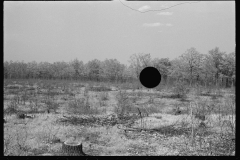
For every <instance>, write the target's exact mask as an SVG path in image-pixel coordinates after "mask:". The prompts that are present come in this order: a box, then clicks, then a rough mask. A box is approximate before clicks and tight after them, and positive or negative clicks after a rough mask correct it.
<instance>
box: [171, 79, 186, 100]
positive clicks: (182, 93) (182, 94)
mask: <svg viewBox="0 0 240 160" xmlns="http://www.w3.org/2000/svg"><path fill="white" fill-rule="evenodd" d="M189 91H190V90H189V88H188V86H187V84H186V83H185V82H184V81H183V80H180V81H177V82H175V84H174V88H173V92H174V94H175V95H176V96H177V97H178V98H182V99H184V98H186V96H187V93H188V92H189Z"/></svg>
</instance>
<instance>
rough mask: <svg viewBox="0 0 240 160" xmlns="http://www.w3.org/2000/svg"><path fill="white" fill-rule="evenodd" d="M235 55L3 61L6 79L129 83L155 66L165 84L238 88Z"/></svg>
mask: <svg viewBox="0 0 240 160" xmlns="http://www.w3.org/2000/svg"><path fill="white" fill-rule="evenodd" d="M235 57H236V56H235V52H232V53H228V54H227V53H225V52H221V51H220V50H219V48H218V47H216V48H214V49H212V50H210V51H209V52H208V53H207V54H201V53H199V52H198V51H197V50H196V49H195V48H190V49H188V50H187V51H186V52H185V53H183V54H182V55H181V56H179V57H177V58H176V59H174V60H171V61H170V60H169V59H168V58H160V59H159V58H154V59H152V58H151V55H150V54H142V53H139V54H133V55H131V56H130V60H129V62H130V65H129V66H127V65H124V64H121V63H120V62H119V61H118V60H116V59H106V60H104V61H99V60H97V59H94V60H91V61H89V62H88V63H86V64H84V63H83V62H82V61H80V60H78V59H75V60H73V61H70V62H54V63H49V62H40V63H37V62H35V61H33V62H28V63H25V62H18V61H16V62H13V61H10V62H8V61H5V62H4V78H6V79H71V80H73V79H74V80H84V81H87V80H92V81H111V82H130V81H134V80H136V79H137V78H138V77H139V74H140V72H141V70H142V69H143V68H145V67H147V66H154V67H156V68H157V69H158V70H159V71H160V73H161V74H162V79H163V82H164V83H173V82H175V81H178V80H184V81H186V82H188V83H189V85H193V84H200V85H205V86H209V85H220V86H223V87H230V86H233V85H235Z"/></svg>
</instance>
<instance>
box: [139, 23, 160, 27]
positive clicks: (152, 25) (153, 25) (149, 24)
mask: <svg viewBox="0 0 240 160" xmlns="http://www.w3.org/2000/svg"><path fill="white" fill-rule="evenodd" d="M161 25H162V24H161V23H144V24H143V26H145V27H157V26H161Z"/></svg>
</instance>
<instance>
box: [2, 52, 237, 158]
mask: <svg viewBox="0 0 240 160" xmlns="http://www.w3.org/2000/svg"><path fill="white" fill-rule="evenodd" d="M146 66H154V67H155V68H157V69H158V70H159V71H160V72H161V74H162V82H161V83H160V85H159V86H157V87H156V88H155V89H153V90H149V89H147V88H145V87H144V86H142V84H141V83H140V82H139V81H138V77H139V74H140V71H141V70H142V69H143V68H144V67H146ZM46 67H47V69H46ZM17 78H23V79H17ZM230 87H231V88H230ZM234 87H235V53H229V54H226V53H222V52H220V51H219V49H218V48H215V49H213V50H210V51H209V53H208V54H205V55H203V54H201V53H199V52H198V51H197V50H196V49H195V48H190V49H188V50H187V51H186V52H185V53H184V54H182V55H181V56H180V57H178V58H176V59H174V60H171V61H170V60H169V59H168V58H161V59H158V58H155V59H152V58H151V55H150V54H134V55H132V56H131V57H130V66H125V65H123V64H121V63H120V62H118V61H117V60H113V59H110V60H105V61H103V62H102V61H99V60H96V59H95V60H92V61H89V62H88V63H86V64H84V63H83V62H82V61H79V60H78V59H75V60H73V61H71V62H70V63H66V62H59V63H53V64H51V63H39V64H38V63H27V64H26V63H24V62H21V63H20V62H4V155H15V156H19V155H40V154H43V153H48V154H55V155H61V154H62V153H61V146H62V143H63V142H64V141H65V140H67V139H69V138H74V140H76V141H77V140H79V141H81V142H82V144H83V145H84V147H83V148H84V150H85V151H86V152H87V153H88V154H90V155H114V154H118V155H157V156H158V155H184V156H186V155H189V156H192V155H205V156H208V155H214V156H218V155H233V154H234V153H235V137H236V135H235V132H236V127H235V126H236V120H235V117H236V113H235V109H236V104H235V91H234V89H235V88H234ZM127 139H130V140H131V141H126V140H127ZM106 146H107V147H106ZM111 146H112V147H113V148H111ZM145 146H148V147H147V148H146V147H145ZM115 148H116V149H115ZM126 148H127V149H126ZM49 152H50V153H49Z"/></svg>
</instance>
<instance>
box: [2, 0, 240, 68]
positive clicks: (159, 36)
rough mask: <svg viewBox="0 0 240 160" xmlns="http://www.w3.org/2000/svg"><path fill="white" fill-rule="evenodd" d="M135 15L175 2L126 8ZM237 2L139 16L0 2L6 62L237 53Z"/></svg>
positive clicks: (80, 6) (104, 7)
mask: <svg viewBox="0 0 240 160" xmlns="http://www.w3.org/2000/svg"><path fill="white" fill-rule="evenodd" d="M121 1H122V2H123V3H124V4H125V5H127V6H129V7H131V8H133V9H135V10H139V11H142V12H144V11H148V10H159V9H163V8H164V7H165V8H166V7H170V6H173V5H175V4H178V3H181V2H180V1H175V2H170V1H169V2H157V1H156V2H153V1H152V2H148V1H145V2H139V1H134V2H126V1H124V0H121ZM235 25H236V24H235V2H234V1H229V2H227V1H225V2H224V1H220V2H214V1H212V2H211V1H205V2H204V1H202V2H199V3H192V4H188V3H187V4H182V5H178V6H175V7H173V8H170V9H167V10H163V11H150V12H145V13H140V12H137V11H134V10H132V9H130V8H128V7H126V6H124V5H123V4H121V3H120V1H119V0H116V1H112V2H103V1H102V2H94V1H92V2H90V1H89V2H86V1H85V2H84V1H83V2H74V1H72V2H61V1H58V2H54V1H52V2H50V1H38V2H37V1H36V2H30V1H28V2H27V1H25V2H24V1H23V2H7V1H5V2H4V61H9V60H13V61H17V60H18V61H22V60H23V61H24V62H30V61H37V62H41V61H48V62H56V61H65V62H69V61H71V60H73V59H75V58H78V59H79V60H82V61H83V62H84V63H86V62H88V61H89V60H92V59H95V58H96V59H99V60H105V59H106V58H108V59H110V58H113V59H114V58H116V59H117V60H119V61H120V62H121V63H124V64H127V63H128V60H129V57H130V55H132V54H134V53H150V54H151V56H152V58H155V57H158V58H167V57H168V58H170V59H173V58H176V57H178V56H179V55H181V54H182V53H184V52H185V51H186V50H187V49H189V48H191V47H195V48H196V49H197V50H198V51H199V52H200V53H205V54H206V53H208V51H209V50H211V49H213V48H215V47H219V48H220V51H224V52H227V53H230V52H233V51H234V50H235V31H236V29H235Z"/></svg>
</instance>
